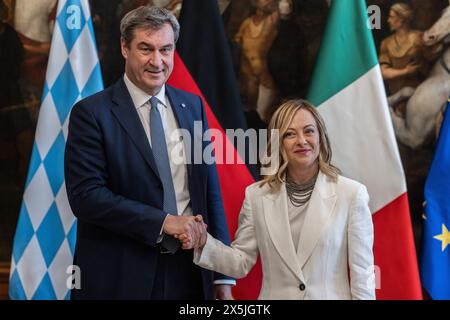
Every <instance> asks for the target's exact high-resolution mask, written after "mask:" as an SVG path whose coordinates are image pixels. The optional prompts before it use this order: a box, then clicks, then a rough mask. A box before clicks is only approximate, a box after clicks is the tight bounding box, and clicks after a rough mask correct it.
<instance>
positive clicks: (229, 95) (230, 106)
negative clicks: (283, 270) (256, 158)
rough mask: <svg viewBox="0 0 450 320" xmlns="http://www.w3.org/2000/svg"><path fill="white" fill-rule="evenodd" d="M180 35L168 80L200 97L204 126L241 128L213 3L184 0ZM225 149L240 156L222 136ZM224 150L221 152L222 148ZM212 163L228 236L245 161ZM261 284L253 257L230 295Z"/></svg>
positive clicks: (247, 179)
mask: <svg viewBox="0 0 450 320" xmlns="http://www.w3.org/2000/svg"><path fill="white" fill-rule="evenodd" d="M180 25H181V33H180V38H179V40H178V42H177V54H176V55H175V66H174V70H173V72H172V75H171V77H170V79H169V81H168V83H169V84H170V85H172V86H174V87H177V88H180V89H183V90H186V91H188V92H192V93H195V94H197V95H199V96H201V97H202V99H203V103H204V105H205V109H206V116H207V119H208V124H209V127H210V129H217V130H220V131H221V132H222V134H223V137H225V130H226V129H243V130H246V129H247V126H246V120H245V117H244V112H243V109H242V106H241V101H240V96H239V90H238V87H237V83H236V78H235V74H234V70H233V65H232V60H231V53H230V49H229V47H228V44H227V40H226V37H225V31H224V27H223V22H222V19H221V17H220V13H219V8H218V5H217V1H213V0H184V1H183V7H182V9H181V13H180ZM224 140H226V141H225V148H226V150H231V151H232V152H233V153H234V157H235V159H238V157H239V159H241V160H242V158H240V157H241V155H239V154H238V152H237V151H236V149H235V147H234V143H233V141H229V140H228V139H224ZM224 154H225V152H224ZM222 162H223V163H224V164H219V163H218V164H217V171H218V175H219V180H220V187H221V192H222V199H223V204H224V208H225V213H226V218H227V224H228V230H229V232H230V236H231V238H232V239H233V237H234V233H235V232H236V229H237V225H238V216H239V211H240V209H241V205H242V202H243V200H244V192H245V188H246V187H247V186H248V185H249V184H251V183H253V182H254V178H253V176H252V174H251V172H250V170H249V168H248V167H247V165H246V164H245V163H244V162H243V161H240V163H241V164H239V163H238V161H234V163H233V164H226V163H225V161H222ZM260 287H261V266H260V262H259V261H258V263H257V265H256V266H255V268H253V270H252V272H251V273H250V274H249V275H248V276H247V277H246V278H244V279H241V280H238V282H237V286H235V287H234V288H233V295H234V297H235V298H236V299H256V298H257V296H258V294H259V291H260Z"/></svg>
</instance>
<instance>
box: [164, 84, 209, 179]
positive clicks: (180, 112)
mask: <svg viewBox="0 0 450 320" xmlns="http://www.w3.org/2000/svg"><path fill="white" fill-rule="evenodd" d="M166 95H167V97H168V98H169V102H170V105H171V107H172V110H173V114H174V115H175V119H176V120H177V122H178V127H179V128H180V129H186V130H188V131H189V133H190V135H191V137H192V138H194V136H193V135H194V129H193V125H194V119H193V118H192V114H193V111H192V110H191V108H194V106H192V104H190V103H188V102H187V101H184V100H182V99H181V98H180V97H179V95H178V94H177V93H176V91H175V90H174V88H172V87H171V86H169V85H166ZM202 134H203V132H202ZM194 141H195V139H191V141H190V143H189V144H188V142H187V141H184V148H185V151H186V155H187V156H189V155H190V156H191V159H190V160H191V161H188V162H187V164H186V167H187V170H188V175H189V177H190V176H191V174H192V163H193V159H192V156H193V152H194V146H193V145H192V144H193V143H194ZM187 148H190V150H189V152H188V149H187ZM188 160H189V159H188ZM189 180H190V179H189Z"/></svg>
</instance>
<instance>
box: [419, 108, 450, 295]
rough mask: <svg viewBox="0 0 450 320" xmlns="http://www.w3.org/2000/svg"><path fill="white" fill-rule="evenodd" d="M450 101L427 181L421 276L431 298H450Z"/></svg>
mask: <svg viewBox="0 0 450 320" xmlns="http://www.w3.org/2000/svg"><path fill="white" fill-rule="evenodd" d="M449 194H450V102H449V103H448V104H447V109H446V112H445V115H444V120H443V123H442V127H441V131H440V134H439V138H438V142H437V145H436V151H435V153H434V158H433V163H432V164H431V168H430V172H429V173H428V177H427V182H426V184H425V201H426V206H425V214H426V219H425V220H424V225H423V235H422V251H421V257H420V276H421V280H422V285H423V287H424V288H425V290H427V292H428V294H429V295H430V297H431V298H432V299H439V300H441V299H442V300H444V299H445V300H450V272H449V270H450V249H449V248H448V246H449V244H450V232H449V231H448V228H447V226H450V197H449V196H448V195H449Z"/></svg>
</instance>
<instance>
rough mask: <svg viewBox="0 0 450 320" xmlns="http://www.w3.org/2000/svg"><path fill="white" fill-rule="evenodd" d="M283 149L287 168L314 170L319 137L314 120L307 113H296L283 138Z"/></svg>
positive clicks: (299, 111) (301, 110)
mask: <svg viewBox="0 0 450 320" xmlns="http://www.w3.org/2000/svg"><path fill="white" fill-rule="evenodd" d="M283 147H284V150H285V151H286V154H287V158H288V163H289V164H288V168H289V167H291V168H292V169H294V170H296V169H297V170H298V169H305V170H308V169H315V167H316V166H317V158H318V157H319V149H320V137H319V130H318V128H317V124H316V120H315V119H314V117H313V115H312V114H311V113H310V112H309V111H307V110H304V109H300V110H298V111H297V112H296V114H295V116H294V118H293V119H292V122H291V123H290V125H289V128H288V129H287V131H286V133H285V134H284V136H283Z"/></svg>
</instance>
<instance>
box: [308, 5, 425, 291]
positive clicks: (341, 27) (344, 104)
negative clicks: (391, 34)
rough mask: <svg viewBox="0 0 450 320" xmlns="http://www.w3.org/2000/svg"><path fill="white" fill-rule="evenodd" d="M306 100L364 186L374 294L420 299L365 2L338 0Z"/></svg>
mask: <svg viewBox="0 0 450 320" xmlns="http://www.w3.org/2000/svg"><path fill="white" fill-rule="evenodd" d="M331 3H332V5H331V8H330V12H329V16H328V22H327V26H326V30H325V33H324V37H323V39H322V44H321V49H320V52H319V56H318V58H317V62H316V66H315V70H314V73H313V77H312V82H311V87H310V90H309V95H308V100H310V101H311V102H312V103H314V104H315V105H317V106H318V109H319V111H320V113H321V115H322V116H323V117H324V119H325V123H326V125H327V129H328V134H329V137H330V140H331V144H332V149H333V163H334V164H335V165H336V166H337V167H339V168H340V169H341V170H342V173H343V175H345V176H347V177H350V178H352V179H355V180H357V181H359V182H361V183H363V184H365V185H366V186H367V189H368V191H369V195H370V203H369V205H370V209H371V211H372V213H373V222H374V228H375V240H374V242H375V243H374V254H375V274H376V282H377V283H376V284H377V299H422V292H421V285H420V280H419V272H418V266H417V258H416V251H415V247H414V240H413V233H412V227H411V219H410V212H409V206H408V197H407V192H406V184H405V176H404V172H403V168H402V164H401V160H400V156H399V152H398V148H397V144H396V140H395V134H394V130H393V127H392V123H391V119H390V115H389V110H388V105H387V99H386V94H385V90H384V86H383V79H382V77H381V71H380V67H379V64H378V59H377V53H376V50H375V45H374V41H373V37H372V33H371V30H370V27H369V26H368V17H367V12H366V4H365V1H364V0H334V1H332V2H331Z"/></svg>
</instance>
